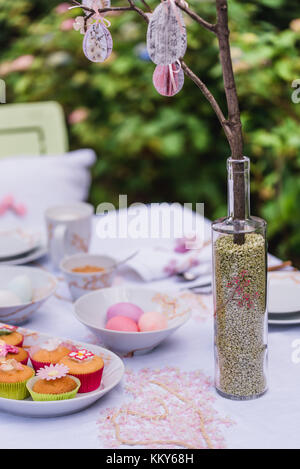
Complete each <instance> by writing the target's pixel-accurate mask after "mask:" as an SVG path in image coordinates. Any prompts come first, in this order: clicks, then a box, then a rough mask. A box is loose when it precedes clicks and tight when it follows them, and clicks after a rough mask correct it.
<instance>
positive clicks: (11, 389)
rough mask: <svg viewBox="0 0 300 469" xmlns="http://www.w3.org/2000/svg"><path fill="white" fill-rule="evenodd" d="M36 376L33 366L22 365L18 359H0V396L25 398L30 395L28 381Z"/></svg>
mask: <svg viewBox="0 0 300 469" xmlns="http://www.w3.org/2000/svg"><path fill="white" fill-rule="evenodd" d="M33 376H34V371H33V369H32V368H30V367H29V366H26V365H22V364H21V363H20V362H17V360H14V359H10V360H5V359H2V360H1V361H0V397H6V398H7V399H25V398H26V397H28V396H29V393H28V390H27V388H26V383H27V381H28V380H29V379H30V378H32V377H33Z"/></svg>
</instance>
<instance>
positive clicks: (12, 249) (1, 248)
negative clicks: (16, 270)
mask: <svg viewBox="0 0 300 469" xmlns="http://www.w3.org/2000/svg"><path fill="white" fill-rule="evenodd" d="M46 253H47V246H46V241H45V240H43V239H42V237H41V234H40V233H38V232H33V231H29V230H25V229H21V228H12V229H5V230H0V265H1V264H6V265H8V264H10V265H21V264H27V263H28V262H32V261H35V260H37V259H39V258H40V257H42V256H44V255H45V254H46Z"/></svg>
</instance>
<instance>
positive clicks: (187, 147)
mask: <svg viewBox="0 0 300 469" xmlns="http://www.w3.org/2000/svg"><path fill="white" fill-rule="evenodd" d="M136 3H137V5H138V6H140V7H142V2H140V1H139V0H136ZM157 3H158V0H150V1H149V4H150V5H151V7H155V5H157ZM112 4H113V5H114V6H117V5H125V4H126V0H120V1H119V0H118V1H116V0H112ZM189 4H190V6H191V7H192V8H194V9H195V10H196V11H197V12H198V13H199V14H201V15H202V16H203V17H205V18H207V19H208V20H209V21H212V22H214V21H215V5H214V1H212V0H211V1H205V0H204V1H199V0H190V2H189ZM0 5H1V9H0V51H1V55H0V76H1V77H3V78H5V81H6V84H7V91H8V96H7V101H8V102H33V101H45V100H57V101H59V102H60V103H61V104H62V105H63V107H64V110H65V114H66V118H67V119H68V122H69V138H70V147H71V149H77V148H80V147H91V148H94V149H95V151H96V153H97V155H98V157H99V158H98V161H97V163H96V165H95V167H94V169H93V185H92V188H91V194H90V200H91V201H92V202H93V203H94V204H95V205H97V204H98V203H100V202H102V201H104V200H105V201H110V202H113V203H117V201H118V199H117V198H118V194H128V201H129V203H132V202H134V201H141V202H154V201H156V202H157V201H179V202H205V215H206V216H207V217H209V218H211V219H214V218H217V217H219V216H223V215H225V213H226V163H225V162H226V158H227V157H228V156H229V148H228V145H227V143H226V140H225V136H224V134H223V132H222V130H221V129H220V126H219V123H218V121H217V119H216V117H215V115H214V113H213V111H212V110H211V108H210V106H209V104H208V103H207V102H206V100H205V98H204V97H203V96H202V94H201V92H200V90H199V89H198V88H197V87H196V86H195V85H194V84H193V83H192V82H191V81H190V80H188V79H187V78H186V80H185V85H184V88H183V90H182V91H181V92H180V93H179V94H178V95H177V96H175V97H173V98H164V97H162V96H160V95H158V94H157V92H156V91H155V89H154V88H153V85H152V74H153V71H154V64H152V63H151V62H149V61H147V60H145V56H144V52H145V36H146V23H145V22H144V21H143V19H142V18H140V17H139V16H138V15H137V14H136V13H134V12H128V13H123V14H122V15H114V16H111V15H110V16H109V18H110V20H111V23H112V25H111V33H112V36H113V40H114V52H113V55H112V57H111V59H110V60H108V61H107V62H106V63H104V64H92V63H91V62H89V61H88V60H87V59H86V58H85V56H84V55H83V52H82V38H83V36H82V35H81V34H80V33H79V32H76V31H74V30H73V29H72V18H75V17H76V16H78V15H81V10H80V9H78V10H77V9H76V10H71V11H66V6H67V5H66V4H65V3H61V2H59V1H57V0H31V1H30V0H13V1H7V0H0ZM229 14H230V30H231V44H232V57H233V62H234V70H235V76H236V81H237V88H238V94H239V99H240V107H241V113H242V121H243V125H244V133H245V154H246V155H248V156H249V157H250V158H251V161H252V173H251V174H252V186H251V195H252V213H253V214H256V215H259V216H262V217H264V218H265V219H266V220H267V222H268V227H269V244H270V250H271V252H273V253H275V254H277V255H279V256H281V257H282V258H291V259H293V261H294V263H295V264H296V265H298V266H300V216H299V206H300V178H299V169H300V128H299V120H300V103H299V104H295V103H293V102H292V99H291V96H292V93H293V91H295V90H294V89H293V88H292V82H293V80H295V79H297V78H300V53H299V51H300V47H299V46H300V6H299V3H298V0H257V1H251V2H250V1H236V0H229ZM186 24H187V29H188V51H187V54H186V56H185V60H186V62H187V64H188V65H189V66H190V67H191V68H192V69H193V70H194V71H195V73H197V74H198V75H199V76H200V77H201V78H202V79H203V81H204V82H205V83H206V84H207V85H208V87H209V88H210V90H211V91H212V92H213V93H214V94H215V96H216V97H217V99H218V100H219V102H220V104H221V106H222V107H223V109H224V104H225V103H224V94H223V83H222V78H221V68H220V65H219V62H218V47H217V43H216V39H215V37H214V36H213V35H212V34H210V33H209V32H208V31H206V30H204V29H202V28H201V27H200V26H199V25H198V24H196V23H194V22H192V21H191V20H190V19H189V18H188V17H186ZM24 56H25V58H24ZM20 57H21V58H20ZM16 59H17V60H16ZM299 97H300V93H299Z"/></svg>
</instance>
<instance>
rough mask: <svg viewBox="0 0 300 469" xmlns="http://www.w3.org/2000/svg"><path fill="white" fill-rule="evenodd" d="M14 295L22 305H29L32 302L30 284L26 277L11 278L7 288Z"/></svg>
mask: <svg viewBox="0 0 300 469" xmlns="http://www.w3.org/2000/svg"><path fill="white" fill-rule="evenodd" d="M7 288H8V289H9V290H10V291H11V292H13V293H15V294H16V295H17V296H18V297H19V298H20V300H21V302H22V303H30V302H31V300H32V282H31V280H30V278H29V277H28V276H27V275H18V276H16V277H15V278H13V279H12V280H11V281H10V282H9V284H8V287H7Z"/></svg>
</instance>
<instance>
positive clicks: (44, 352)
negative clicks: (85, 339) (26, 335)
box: [29, 339, 74, 371]
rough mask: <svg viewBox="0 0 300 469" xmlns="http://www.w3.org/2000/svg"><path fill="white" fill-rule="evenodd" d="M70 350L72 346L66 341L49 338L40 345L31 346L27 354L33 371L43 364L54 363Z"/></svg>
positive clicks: (72, 348)
mask: <svg viewBox="0 0 300 469" xmlns="http://www.w3.org/2000/svg"><path fill="white" fill-rule="evenodd" d="M72 350H74V347H73V346H72V345H71V344H69V343H67V342H62V341H61V340H58V339H49V340H48V341H47V342H45V343H43V344H42V345H34V346H33V347H31V348H30V350H29V356H30V360H31V363H32V366H33V368H34V369H35V371H38V370H39V369H40V368H43V367H45V366H49V365H51V364H53V365H55V364H56V363H58V362H59V361H60V360H61V359H62V358H63V357H65V356H66V355H68V354H69V353H70V352H71V351H72Z"/></svg>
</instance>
